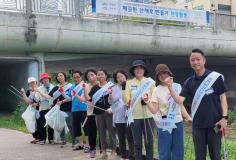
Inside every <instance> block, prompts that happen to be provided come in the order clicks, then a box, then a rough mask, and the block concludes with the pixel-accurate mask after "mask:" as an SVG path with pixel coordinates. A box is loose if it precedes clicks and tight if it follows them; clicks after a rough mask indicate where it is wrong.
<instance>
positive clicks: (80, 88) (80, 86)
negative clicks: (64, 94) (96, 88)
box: [71, 82, 84, 101]
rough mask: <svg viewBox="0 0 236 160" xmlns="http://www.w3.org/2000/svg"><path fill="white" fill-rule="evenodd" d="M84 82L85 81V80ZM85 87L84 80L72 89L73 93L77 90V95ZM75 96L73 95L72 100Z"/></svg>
mask: <svg viewBox="0 0 236 160" xmlns="http://www.w3.org/2000/svg"><path fill="white" fill-rule="evenodd" d="M83 83H84V82H83ZM82 89H83V87H82V82H80V83H79V84H78V85H77V86H76V87H75V88H74V89H73V90H72V91H71V95H73V94H72V92H73V91H75V93H76V95H77V94H78V93H79V92H80V91H81V90H82ZM74 98H75V96H72V101H73V100H74Z"/></svg>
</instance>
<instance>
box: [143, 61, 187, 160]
mask: <svg viewBox="0 0 236 160" xmlns="http://www.w3.org/2000/svg"><path fill="white" fill-rule="evenodd" d="M155 72H156V81H157V83H158V86H157V87H156V88H155V89H154V91H153V94H152V97H150V99H149V97H148V96H146V95H145V96H143V99H144V101H145V103H146V104H147V106H148V108H149V110H150V111H151V112H152V113H153V114H154V115H156V116H157V117H158V118H157V121H158V122H157V123H158V153H159V154H158V155H159V160H183V159H184V129H183V128H184V127H183V118H182V115H183V116H184V117H185V118H186V119H187V120H188V121H190V122H191V117H190V116H189V114H188V113H187V111H186V110H185V108H184V106H180V105H178V104H177V103H176V102H175V101H174V100H173V98H172V97H171V95H170V91H169V90H168V86H166V85H165V83H164V82H165V80H166V79H167V78H173V73H172V72H171V71H170V69H169V67H168V66H167V65H166V64H158V65H157V66H156V69H155ZM173 89H174V90H176V92H177V93H180V91H181V86H180V84H178V83H173ZM167 124H170V125H167Z"/></svg>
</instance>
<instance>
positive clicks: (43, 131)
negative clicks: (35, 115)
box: [38, 109, 54, 141]
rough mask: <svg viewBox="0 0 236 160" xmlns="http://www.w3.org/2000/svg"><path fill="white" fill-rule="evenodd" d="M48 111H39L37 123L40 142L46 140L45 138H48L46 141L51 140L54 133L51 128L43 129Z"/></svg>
mask: <svg viewBox="0 0 236 160" xmlns="http://www.w3.org/2000/svg"><path fill="white" fill-rule="evenodd" d="M48 111H49V109H48V110H43V111H40V112H39V114H40V117H39V119H38V121H39V130H38V131H39V132H38V133H39V140H40V141H43V140H45V141H46V139H47V136H48V140H53V134H54V131H53V129H52V128H51V127H49V126H47V127H44V126H45V123H46V119H45V115H46V114H47V113H48Z"/></svg>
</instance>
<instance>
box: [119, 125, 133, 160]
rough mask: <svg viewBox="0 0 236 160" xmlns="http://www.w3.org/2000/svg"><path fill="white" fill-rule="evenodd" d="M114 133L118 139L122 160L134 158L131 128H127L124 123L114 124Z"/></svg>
mask: <svg viewBox="0 0 236 160" xmlns="http://www.w3.org/2000/svg"><path fill="white" fill-rule="evenodd" d="M115 126H116V132H117V134H118V138H119V149H120V152H121V156H122V158H127V156H128V157H129V158H132V157H134V141H133V136H132V131H131V127H127V124H126V123H116V124H115ZM126 139H127V142H128V146H129V155H127V153H126Z"/></svg>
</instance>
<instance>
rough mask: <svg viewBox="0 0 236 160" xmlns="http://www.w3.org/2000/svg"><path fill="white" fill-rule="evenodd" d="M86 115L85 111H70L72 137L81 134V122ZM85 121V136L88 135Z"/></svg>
mask: <svg viewBox="0 0 236 160" xmlns="http://www.w3.org/2000/svg"><path fill="white" fill-rule="evenodd" d="M86 116H87V111H75V112H72V127H73V132H74V137H80V136H82V124H83V123H84V120H85V118H86ZM86 123H87V122H86ZM86 123H85V125H84V128H83V130H84V134H85V136H87V135H88V132H87V124H86Z"/></svg>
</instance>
